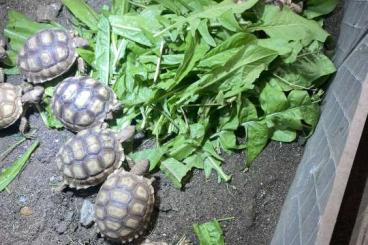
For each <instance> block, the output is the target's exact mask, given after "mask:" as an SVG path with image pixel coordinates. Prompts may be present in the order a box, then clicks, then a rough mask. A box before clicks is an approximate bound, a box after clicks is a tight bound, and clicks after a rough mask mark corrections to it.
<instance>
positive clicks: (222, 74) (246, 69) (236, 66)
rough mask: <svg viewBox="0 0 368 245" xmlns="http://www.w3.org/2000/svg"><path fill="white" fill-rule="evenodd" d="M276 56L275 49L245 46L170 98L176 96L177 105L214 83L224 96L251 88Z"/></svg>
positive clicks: (189, 99) (193, 97) (188, 100)
mask: <svg viewBox="0 0 368 245" xmlns="http://www.w3.org/2000/svg"><path fill="white" fill-rule="evenodd" d="M276 57H277V53H276V52H275V51H272V50H269V49H266V48H262V47H259V46H256V45H249V46H245V47H244V48H243V49H242V50H240V51H239V52H238V53H237V54H235V55H234V56H233V57H231V59H230V60H229V61H228V62H226V63H225V64H224V65H223V66H222V67H218V68H215V69H214V70H213V71H212V72H211V73H210V74H206V75H204V76H203V77H202V78H201V79H200V80H198V81H197V82H194V83H192V84H191V85H189V86H188V87H186V88H185V89H184V90H183V91H181V92H180V93H177V94H176V95H175V96H173V97H172V99H174V98H178V101H177V102H176V104H177V105H182V104H183V103H189V102H191V99H195V98H196V97H195V95H196V94H198V93H200V92H201V91H203V90H205V89H207V88H209V87H211V86H214V85H216V84H217V85H219V86H220V87H219V88H220V90H222V91H223V92H225V97H232V96H234V95H237V94H239V93H241V92H244V91H246V90H249V89H252V88H253V83H254V81H255V80H256V79H257V78H258V77H259V75H260V74H261V72H262V71H264V70H265V69H267V66H268V64H269V63H270V62H271V61H273V60H274V59H275V58H276ZM221 82H222V83H221Z"/></svg>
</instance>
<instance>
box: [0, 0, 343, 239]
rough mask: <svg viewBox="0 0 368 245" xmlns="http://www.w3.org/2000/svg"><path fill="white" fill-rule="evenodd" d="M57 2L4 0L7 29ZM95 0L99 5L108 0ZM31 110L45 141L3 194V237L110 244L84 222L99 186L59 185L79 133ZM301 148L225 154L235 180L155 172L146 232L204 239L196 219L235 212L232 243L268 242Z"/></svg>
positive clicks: (4, 134) (1, 12)
mask: <svg viewBox="0 0 368 245" xmlns="http://www.w3.org/2000/svg"><path fill="white" fill-rule="evenodd" d="M54 1H55V0H42V1H41V0H39V1H35V0H12V1H4V0H0V20H1V22H0V28H3V27H4V25H5V19H6V14H7V11H8V10H10V9H15V10H17V11H21V12H23V13H25V14H27V15H28V16H31V17H32V16H34V11H35V9H36V8H37V6H38V5H40V4H49V3H51V2H54ZM88 2H90V3H91V4H93V6H94V7H95V8H98V7H99V6H101V4H102V2H107V1H92V0H90V1H88ZM68 16H70V15H69V13H68V12H67V11H66V10H65V9H64V10H63V11H62V12H61V14H60V17H59V19H58V21H59V22H60V23H62V24H64V25H68ZM332 23H333V22H332ZM334 25H336V23H335V24H334ZM335 29H336V28H335ZM331 30H333V28H332V29H331ZM333 31H335V35H336V30H333ZM337 31H338V29H337ZM7 81H8V82H12V83H19V81H20V77H17V76H13V77H8V80H7ZM29 116H30V124H31V126H32V128H35V129H38V133H37V138H38V139H39V140H40V141H41V146H40V147H39V148H38V149H37V151H36V152H35V153H34V154H33V155H32V157H31V159H30V161H29V163H28V165H27V166H26V168H25V169H24V171H23V172H22V174H21V175H20V176H19V177H18V178H16V180H15V181H14V182H13V183H12V184H11V185H10V186H9V190H10V192H2V193H0V227H1V229H0V241H1V242H0V243H1V244H4V245H16V244H35V245H41V244H42V245H43V244H45V245H48V244H50V245H51V244H106V242H105V241H104V239H102V238H100V237H99V236H98V235H97V234H96V231H95V229H94V228H93V227H91V228H85V227H82V226H81V225H80V223H79V219H80V209H81V207H82V203H83V201H84V199H88V200H90V201H91V202H94V200H95V197H96V194H97V192H98V188H99V187H96V188H91V189H89V190H87V191H75V190H70V189H68V190H66V191H65V192H56V191H53V189H52V187H53V184H54V182H55V180H57V179H58V176H59V173H58V170H57V167H56V165H55V164H54V162H53V159H54V157H55V154H56V152H57V151H58V149H59V148H60V147H61V145H62V144H63V143H64V142H65V141H66V140H67V139H68V138H69V137H71V136H72V133H70V132H68V131H66V130H60V131H57V130H50V129H47V128H45V126H44V125H43V122H42V120H41V118H40V116H39V115H38V114H37V113H30V115H29ZM17 127H18V125H14V126H13V127H11V128H9V129H6V130H3V131H1V132H0V152H3V151H4V150H5V149H7V148H8V147H9V146H10V145H11V144H14V143H15V142H16V141H17V140H19V138H20V135H19V134H18V133H17ZM31 143H32V142H31V141H27V142H25V143H23V144H22V145H21V146H19V147H17V148H16V149H15V150H14V151H13V152H12V153H11V154H9V155H8V157H7V158H6V159H5V160H4V161H2V162H0V168H1V167H4V166H8V165H9V164H10V163H12V162H13V161H14V160H15V159H16V158H17V157H18V156H19V155H20V154H22V153H23V152H24V151H25V149H26V148H27V146H29V145H30V144H31ZM302 152H303V148H302V146H301V145H300V144H298V143H293V144H279V143H271V144H269V146H268V147H267V148H266V150H265V151H264V152H263V153H262V155H261V156H260V157H259V158H258V159H257V160H256V161H255V163H254V166H253V167H252V168H251V169H250V171H249V172H247V173H243V172H241V169H242V168H243V163H244V155H243V154H242V153H237V154H232V155H225V159H226V164H225V165H224V169H225V170H226V171H227V172H228V173H233V179H232V182H231V183H229V184H218V183H217V177H216V176H215V175H213V176H211V178H210V179H209V180H206V179H205V178H204V174H203V173H202V172H199V171H195V172H194V173H193V176H192V178H191V180H190V182H189V184H187V185H186V187H185V189H184V190H177V189H175V188H174V187H172V186H171V184H170V182H169V181H168V180H167V179H166V178H165V177H164V176H162V175H161V174H159V173H155V174H154V175H155V176H156V178H157V181H156V183H155V190H156V197H157V199H158V200H157V202H156V208H155V215H154V217H153V220H152V224H151V228H150V229H149V230H148V231H147V233H146V235H145V237H147V238H149V239H150V240H165V241H167V242H170V243H174V242H175V241H177V240H179V239H180V237H181V236H182V235H184V234H185V235H186V236H187V237H188V238H190V239H191V240H192V242H193V243H194V244H198V243H197V241H196V239H195V236H194V234H193V231H192V224H193V223H202V222H206V221H209V220H211V219H214V218H227V217H234V219H232V220H229V221H225V222H222V223H221V225H222V227H223V230H224V232H225V240H226V244H231V245H244V244H248V245H253V244H254V245H260V244H268V243H269V241H270V240H271V238H272V234H273V231H274V228H275V226H276V223H277V219H278V216H279V213H280V210H281V207H282V204H283V201H284V199H285V197H286V194H287V190H288V188H289V185H290V183H291V181H292V179H293V177H294V174H295V171H296V168H297V165H298V163H299V161H300V159H301V156H302ZM22 207H29V208H30V209H31V210H32V214H31V215H30V216H23V215H21V213H20V210H21V208H22Z"/></svg>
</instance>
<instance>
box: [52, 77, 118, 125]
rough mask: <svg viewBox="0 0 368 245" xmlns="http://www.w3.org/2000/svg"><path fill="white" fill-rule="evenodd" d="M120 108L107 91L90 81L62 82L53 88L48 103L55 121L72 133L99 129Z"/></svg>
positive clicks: (71, 78)
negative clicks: (50, 102) (49, 102)
mask: <svg viewBox="0 0 368 245" xmlns="http://www.w3.org/2000/svg"><path fill="white" fill-rule="evenodd" d="M120 107H121V105H120V103H119V102H118V100H117V98H116V95H115V94H114V92H113V91H112V90H111V88H109V87H107V86H105V85H103V84H102V83H101V82H98V81H96V80H94V79H92V78H90V77H70V78H67V79H65V80H64V81H63V82H62V83H60V84H59V85H58V86H57V87H56V89H55V92H54V95H53V101H52V109H53V112H54V114H55V116H56V117H57V119H59V120H60V121H61V122H62V123H63V124H64V125H65V127H67V128H68V129H69V130H71V131H74V132H79V131H81V130H83V129H86V128H90V127H94V126H98V125H101V124H102V123H103V122H104V121H105V119H112V112H113V111H116V110H118V109H119V108H120Z"/></svg>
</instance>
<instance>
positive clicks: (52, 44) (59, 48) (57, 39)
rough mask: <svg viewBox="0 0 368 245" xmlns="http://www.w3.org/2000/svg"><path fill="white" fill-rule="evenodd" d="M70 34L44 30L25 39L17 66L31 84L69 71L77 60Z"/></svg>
mask: <svg viewBox="0 0 368 245" xmlns="http://www.w3.org/2000/svg"><path fill="white" fill-rule="evenodd" d="M77 56H78V55H77V52H76V50H75V43H74V40H73V37H72V35H71V34H70V33H68V32H67V31H65V30H62V29H45V30H41V31H39V32H37V33H36V34H34V35H33V36H31V37H30V38H28V39H27V41H26V42H25V44H24V46H23V48H22V49H21V50H20V52H19V54H18V58H17V65H18V67H19V70H20V71H21V73H22V74H23V75H24V76H25V78H26V79H27V80H28V81H29V82H32V83H43V82H46V81H49V80H52V79H54V78H55V77H58V76H60V75H62V74H63V73H65V72H66V71H68V70H69V68H70V67H71V66H72V65H73V64H74V62H75V60H76V58H77Z"/></svg>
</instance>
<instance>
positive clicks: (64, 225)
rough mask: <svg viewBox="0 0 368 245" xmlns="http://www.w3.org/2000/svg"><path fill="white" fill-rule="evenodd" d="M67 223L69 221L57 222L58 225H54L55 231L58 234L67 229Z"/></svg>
mask: <svg viewBox="0 0 368 245" xmlns="http://www.w3.org/2000/svg"><path fill="white" fill-rule="evenodd" d="M69 224H70V223H68V222H64V221H63V222H61V223H59V225H58V226H57V227H56V232H57V233H58V234H60V235H61V234H63V233H64V232H66V230H67V229H68V226H69Z"/></svg>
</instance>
